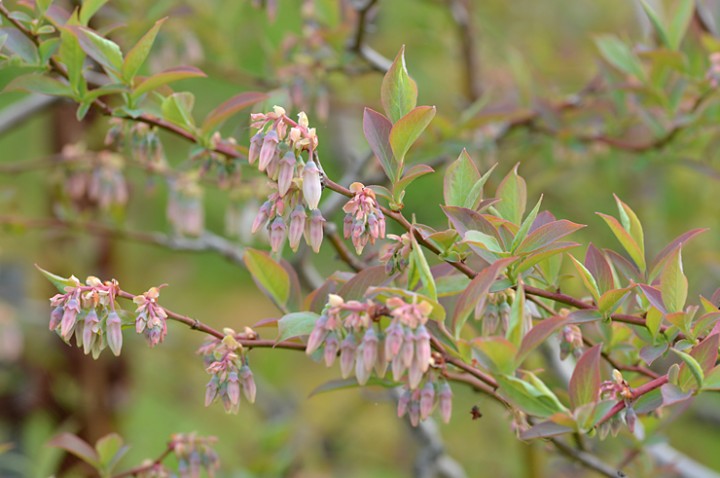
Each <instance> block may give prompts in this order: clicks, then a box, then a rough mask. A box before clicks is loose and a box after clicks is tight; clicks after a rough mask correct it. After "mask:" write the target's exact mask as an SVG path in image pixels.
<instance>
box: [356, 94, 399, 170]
mask: <svg viewBox="0 0 720 478" xmlns="http://www.w3.org/2000/svg"><path fill="white" fill-rule="evenodd" d="M391 130H392V123H391V122H390V120H389V119H387V118H386V117H385V116H383V115H382V114H380V113H378V112H377V111H375V110H372V109H370V108H365V111H364V112H363V132H364V133H365V139H366V140H367V142H368V144H369V145H370V149H371V150H372V152H373V153H374V154H375V157H376V158H377V159H378V161H380V166H382V168H383V171H385V175H386V176H387V177H388V179H390V182H391V183H393V184H394V183H395V182H396V181H397V172H396V169H397V168H396V167H395V158H394V156H393V151H392V147H391V146H390V131H391Z"/></svg>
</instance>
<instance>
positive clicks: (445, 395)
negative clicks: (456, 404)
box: [439, 382, 452, 423]
mask: <svg viewBox="0 0 720 478" xmlns="http://www.w3.org/2000/svg"><path fill="white" fill-rule="evenodd" d="M439 397H440V399H439V402H440V416H441V417H442V420H443V422H445V423H450V416H451V415H452V389H451V388H450V384H449V383H447V382H443V384H442V385H441V386H440V393H439Z"/></svg>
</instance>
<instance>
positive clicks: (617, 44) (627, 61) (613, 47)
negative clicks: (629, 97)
mask: <svg viewBox="0 0 720 478" xmlns="http://www.w3.org/2000/svg"><path fill="white" fill-rule="evenodd" d="M595 44H596V45H597V47H598V49H599V50H600V54H601V55H602V56H603V58H605V60H607V62H608V63H610V64H611V65H613V66H614V67H615V68H617V69H618V70H620V71H623V72H624V73H627V74H629V75H632V76H634V77H635V78H637V79H638V80H640V81H641V82H643V83H645V82H646V81H647V77H646V75H645V70H643V67H642V63H640V59H639V58H638V57H637V55H635V53H633V52H632V51H631V50H630V48H628V46H627V45H626V44H625V43H623V42H622V41H620V39H619V38H617V37H615V36H611V35H602V36H599V37H597V38H596V39H595Z"/></svg>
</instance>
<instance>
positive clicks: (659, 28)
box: [640, 0, 672, 48]
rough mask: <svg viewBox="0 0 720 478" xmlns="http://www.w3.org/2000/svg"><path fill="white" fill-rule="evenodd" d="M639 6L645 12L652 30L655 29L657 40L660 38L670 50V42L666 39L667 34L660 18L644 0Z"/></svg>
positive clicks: (641, 0)
mask: <svg viewBox="0 0 720 478" xmlns="http://www.w3.org/2000/svg"><path fill="white" fill-rule="evenodd" d="M640 4H641V5H642V7H643V10H645V13H646V14H647V16H648V18H649V19H650V23H652V25H653V28H654V29H655V32H656V33H657V36H658V38H660V41H661V42H662V43H663V45H665V46H666V47H668V48H672V46H671V43H670V40H669V39H668V36H667V32H666V31H665V27H664V26H663V24H662V21H661V20H660V17H659V16H658V14H657V12H656V11H655V10H654V9H653V7H652V6H650V4H649V3H648V2H647V1H646V0H640Z"/></svg>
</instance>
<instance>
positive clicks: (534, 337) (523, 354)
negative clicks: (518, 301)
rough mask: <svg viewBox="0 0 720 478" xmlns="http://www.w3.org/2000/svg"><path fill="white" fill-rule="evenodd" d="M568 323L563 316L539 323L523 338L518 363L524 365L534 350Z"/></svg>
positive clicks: (517, 358)
mask: <svg viewBox="0 0 720 478" xmlns="http://www.w3.org/2000/svg"><path fill="white" fill-rule="evenodd" d="M567 323H568V318H567V317H564V316H562V315H556V316H554V317H550V318H547V319H543V320H541V321H540V322H538V323H537V324H536V325H535V326H534V327H533V328H531V329H530V330H529V331H528V333H527V334H525V336H524V337H523V339H522V342H521V343H520V350H518V353H517V357H516V360H517V363H518V364H520V363H522V362H523V361H524V360H525V359H526V358H527V356H528V355H530V353H531V352H532V351H533V350H535V349H536V348H537V347H538V346H539V345H540V344H542V343H543V342H545V340H546V339H547V338H548V337H550V335H552V334H553V333H555V332H556V331H557V330H558V329H560V328H561V327H563V326H564V325H566V324H567Z"/></svg>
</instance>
